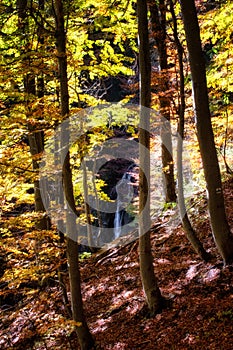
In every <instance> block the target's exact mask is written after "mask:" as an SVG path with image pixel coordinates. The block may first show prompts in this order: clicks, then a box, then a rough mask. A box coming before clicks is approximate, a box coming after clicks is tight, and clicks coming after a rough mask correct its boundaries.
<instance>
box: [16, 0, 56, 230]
mask: <svg viewBox="0 0 233 350" xmlns="http://www.w3.org/2000/svg"><path fill="white" fill-rule="evenodd" d="M27 6H28V2H27V0H18V2H17V9H18V17H19V21H18V27H19V29H20V31H21V33H22V40H23V41H24V45H23V46H24V47H25V48H27V47H29V46H30V42H29V41H28V40H27V35H26V33H27V31H29V28H28V18H27ZM38 40H39V38H38ZM22 53H23V52H22ZM24 60H27V61H28V62H27V64H28V68H29V69H30V66H31V62H30V58H29V59H27V58H26V59H24ZM24 91H25V96H26V108H27V114H28V120H30V119H31V113H32V112H31V108H30V104H31V101H32V100H33V99H34V98H35V97H36V78H35V75H34V74H33V73H27V74H26V75H25V77H24ZM39 91H40V90H39ZM28 131H29V133H28V140H29V147H30V153H31V156H32V167H33V170H34V171H35V174H36V175H35V177H36V179H35V180H34V198H35V211H36V212H38V213H40V217H39V218H38V220H37V224H36V226H37V228H38V229H42V230H43V229H49V228H50V220H49V217H48V216H47V215H46V214H45V208H44V204H43V200H42V197H41V191H40V186H39V180H38V179H37V177H38V174H37V173H38V171H39V157H40V154H42V152H43V151H44V132H43V130H41V129H40V130H38V126H37V125H36V124H35V123H31V122H29V121H28Z"/></svg>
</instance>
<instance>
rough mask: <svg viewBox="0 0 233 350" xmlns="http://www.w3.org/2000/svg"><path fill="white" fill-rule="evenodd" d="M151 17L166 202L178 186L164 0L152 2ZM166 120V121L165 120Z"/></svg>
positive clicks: (172, 196) (172, 199) (173, 198)
mask: <svg viewBox="0 0 233 350" xmlns="http://www.w3.org/2000/svg"><path fill="white" fill-rule="evenodd" d="M150 18H151V28H152V35H153V36H154V37H155V40H156V44H157V50H158V55H159V65H160V77H159V83H158V86H159V94H158V96H159V103H160V113H161V115H162V117H163V118H162V128H161V140H162V165H163V176H164V188H165V192H166V202H176V186H175V180H174V162H173V155H172V153H173V152H172V149H173V147H172V138H171V125H170V119H171V116H170V109H171V106H170V96H169V93H168V91H169V77H168V63H167V44H166V36H167V34H166V6H165V3H164V0H159V4H158V5H157V2H152V3H151V4H150ZM163 121H165V122H163Z"/></svg>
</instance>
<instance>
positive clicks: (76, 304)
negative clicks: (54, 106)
mask: <svg viewBox="0 0 233 350" xmlns="http://www.w3.org/2000/svg"><path fill="white" fill-rule="evenodd" d="M54 16H55V21H56V33H55V35H56V47H57V58H58V65H59V80H60V96H61V114H62V117H68V115H69V93H68V79H67V57H66V34H65V29H64V14H63V1H62V0H55V1H54ZM61 142H62V147H61V149H63V148H64V150H65V152H66V154H65V155H64V157H61V158H62V160H63V169H62V170H63V174H62V175H63V187H64V195H65V202H66V203H67V208H68V209H67V214H66V234H67V238H66V239H67V258H68V264H69V277H70V289H71V304H72V314H73V320H74V321H75V323H76V325H75V326H76V331H77V335H78V339H79V343H80V346H81V349H82V350H90V349H92V348H93V347H94V339H93V337H92V335H91V333H90V331H89V328H88V326H87V323H86V320H85V315H84V310H83V302H82V294H81V282H80V270H79V256H78V242H77V231H76V230H77V227H76V220H75V215H73V214H74V213H76V207H75V201H74V195H73V183H72V172H71V168H70V156H69V150H68V147H69V130H64V131H63V134H62V140H61Z"/></svg>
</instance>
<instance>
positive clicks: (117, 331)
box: [0, 179, 233, 350]
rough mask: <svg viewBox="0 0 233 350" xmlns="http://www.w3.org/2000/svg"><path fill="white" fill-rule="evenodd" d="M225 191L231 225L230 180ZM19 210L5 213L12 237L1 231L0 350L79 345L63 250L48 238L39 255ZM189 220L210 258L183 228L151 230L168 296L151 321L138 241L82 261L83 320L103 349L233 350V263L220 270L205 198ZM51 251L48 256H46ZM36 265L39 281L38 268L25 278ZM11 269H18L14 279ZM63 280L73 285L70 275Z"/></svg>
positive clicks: (157, 266)
mask: <svg viewBox="0 0 233 350" xmlns="http://www.w3.org/2000/svg"><path fill="white" fill-rule="evenodd" d="M224 193H225V199H226V208H227V215H228V218H229V223H230V226H231V228H233V179H231V180H229V181H227V182H225V183H224ZM26 209H27V210H28V209H30V208H27V207H26V208H24V210H26ZM20 210H21V211H22V206H21V207H20ZM12 215H13V216H14V217H13V219H12ZM17 215H19V216H22V215H25V213H24V214H22V213H18V214H17V210H16V209H15V207H11V209H10V210H9V209H8V211H6V212H3V215H2V224H1V227H2V230H3V231H4V228H5V227H6V225H7V227H9V225H10V224H11V228H12V231H14V235H13V236H10V235H8V237H5V236H4V237H5V238H4V239H3V241H4V240H6V239H8V241H6V243H7V244H8V246H7V247H6V246H5V247H2V253H1V254H2V255H1V259H2V262H3V264H2V267H1V270H4V271H2V275H3V276H2V280H1V282H0V285H1V325H0V331H1V338H0V349H9V350H10V349H15V350H20V349H24V350H26V349H34V350H45V349H60V350H62V349H66V350H67V349H78V345H77V344H78V342H77V338H76V334H75V333H74V332H73V330H72V329H73V328H72V322H70V321H68V320H67V318H68V311H67V308H66V306H65V302H64V293H63V292H62V288H61V283H60V284H59V281H58V275H57V266H58V262H59V259H58V258H57V254H58V251H59V250H58V249H57V247H55V246H56V244H55V243H54V241H53V239H52V238H51V237H50V238H49V237H46V235H45V237H44V238H43V240H41V241H40V246H39V248H38V247H37V257H36V258H35V254H34V253H33V251H34V252H35V251H36V248H35V244H37V243H35V242H34V248H30V244H32V241H33V239H32V237H31V236H30V228H27V227H26V226H25V227H24V228H22V227H21V229H19V228H18V229H16V224H17V223H15V222H16V221H17V219H16V218H17ZM11 220H13V221H11ZM25 220H26V219H25ZM192 221H193V222H194V226H195V228H196V231H197V233H198V236H199V238H200V239H201V241H202V242H203V244H204V246H205V248H206V249H207V250H208V252H210V253H211V255H212V260H211V261H210V262H208V263H204V262H203V261H201V260H200V258H199V257H198V256H197V255H196V254H195V253H194V252H193V250H192V248H191V246H190V244H189V242H188V241H187V239H186V238H185V236H184V232H183V230H182V228H181V226H178V227H176V228H174V227H173V228H170V229H169V228H166V227H163V228H161V229H160V230H158V229H155V230H153V229H152V249H153V255H154V267H155V273H156V276H157V278H158V283H159V287H160V289H161V292H162V294H163V296H164V297H165V298H166V299H167V300H168V301H169V302H168V303H167V307H166V308H164V309H163V310H162V311H161V313H159V314H157V315H156V316H155V317H153V318H147V317H146V313H145V300H144V295H143V292H142V286H141V282H140V274H139V263H138V242H137V241H134V242H132V243H131V244H128V245H126V246H124V247H121V248H120V249H119V248H118V249H117V248H115V249H112V250H109V251H108V253H106V254H105V255H102V256H101V257H100V256H99V258H98V257H97V255H95V254H93V255H92V256H91V257H90V258H88V259H84V260H82V261H81V263H80V265H81V274H82V291H83V300H84V305H85V310H86V317H87V321H88V325H89V327H90V330H91V332H92V334H93V336H94V337H95V339H96V342H97V344H98V348H99V349H104V350H126V349H127V350H137V349H142V350H144V349H145V350H156V349H159V350H163V349H164V350H168V349H169V350H170V349H179V350H186V349H195V350H197V349H200V350H203V349H211V350H223V349H224V350H231V349H233V266H227V267H223V264H222V260H221V258H220V256H219V255H218V253H217V250H216V248H215V246H214V242H213V238H212V235H211V230H210V225H209V221H208V215H207V207H206V201H205V199H203V198H202V197H201V196H200V201H199V202H198V204H196V205H194V206H193V209H192ZM12 222H13V223H15V224H14V225H15V226H14V225H13V224H12ZM4 225H5V226H4ZM21 225H22V224H21ZM24 225H26V224H24ZM11 238H12V245H13V242H16V244H15V250H17V251H15V252H14V251H12V249H10V248H9V245H10V243H9V240H10V239H11ZM25 240H26V241H27V240H28V242H29V243H30V244H29V243H28V247H25V246H24V245H23V242H25ZM24 244H25V243H24ZM45 248H46V249H45ZM58 248H59V247H58ZM4 249H5V250H4ZM33 249H34V250H33ZM38 249H40V251H39V253H38ZM49 251H50V252H51V257H48V255H46V254H48V252H49ZM46 252H47V253H46ZM44 253H45V254H44ZM4 254H6V255H4ZM4 256H7V257H8V259H5V258H4ZM38 259H39V263H38V262H37V263H36V260H38ZM38 264H39V268H40V274H41V278H38V270H36V272H34V273H31V272H30V274H31V277H28V276H27V278H26V277H25V274H26V272H25V271H26V270H27V269H28V270H31V271H34V270H33V268H32V267H33V266H34V267H35V266H37V268H38ZM16 267H17V269H16ZM10 271H11V273H12V271H14V274H15V275H14V274H13V275H12V281H10V280H9V276H10ZM16 271H18V275H19V276H18V275H17V276H16V274H17V273H16ZM3 272H4V274H3ZM7 276H8V277H7ZM7 278H8V280H7ZM6 281H7V282H6ZM15 281H18V282H17V283H16V282H15ZM60 281H61V278H60ZM63 282H64V283H65V284H66V286H67V288H68V276H67V272H64V274H63ZM69 296H70V295H69V292H68V297H69Z"/></svg>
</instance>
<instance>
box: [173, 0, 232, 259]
mask: <svg viewBox="0 0 233 350" xmlns="http://www.w3.org/2000/svg"><path fill="white" fill-rule="evenodd" d="M180 2H181V8H182V15H183V20H184V28H185V35H186V40H187V46H188V52H189V62H190V67H191V74H192V83H193V94H194V105H195V116H196V123H197V136H198V142H199V146H200V151H201V156H202V162H203V167H204V174H205V179H206V184H207V196H208V207H209V213H210V220H211V226H212V232H213V236H214V239H215V242H216V245H217V248H218V250H219V252H220V254H221V256H222V258H223V260H224V263H230V262H232V261H233V236H232V235H231V232H230V228H229V225H228V222H227V218H226V212H225V205H224V197H223V190H222V183H221V174H220V169H219V164H218V157H217V152H216V148H215V143H214V134H213V129H212V125H211V115H210V110H209V100H208V90H207V82H206V71H205V60H204V56H203V52H202V47H201V39H200V29H199V24H198V18H197V12H196V8H195V3H194V0H180Z"/></svg>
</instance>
